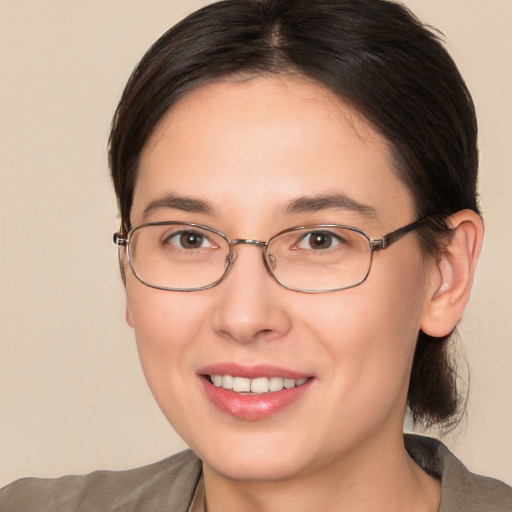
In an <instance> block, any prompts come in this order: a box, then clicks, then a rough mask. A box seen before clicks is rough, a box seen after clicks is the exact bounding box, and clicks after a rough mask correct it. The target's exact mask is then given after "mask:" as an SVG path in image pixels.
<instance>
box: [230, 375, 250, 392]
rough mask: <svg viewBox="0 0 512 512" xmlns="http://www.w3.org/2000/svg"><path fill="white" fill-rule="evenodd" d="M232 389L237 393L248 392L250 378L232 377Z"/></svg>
mask: <svg viewBox="0 0 512 512" xmlns="http://www.w3.org/2000/svg"><path fill="white" fill-rule="evenodd" d="M233 391H236V392H237V393H248V392H249V391H251V379H246V378H245V377H233Z"/></svg>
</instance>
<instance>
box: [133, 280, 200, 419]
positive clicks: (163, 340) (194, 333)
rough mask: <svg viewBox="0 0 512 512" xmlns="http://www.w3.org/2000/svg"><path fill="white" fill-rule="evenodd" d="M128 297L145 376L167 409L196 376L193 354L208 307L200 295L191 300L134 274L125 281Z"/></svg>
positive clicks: (159, 400)
mask: <svg viewBox="0 0 512 512" xmlns="http://www.w3.org/2000/svg"><path fill="white" fill-rule="evenodd" d="M126 299H127V317H128V318H129V320H130V325H131V326H132V327H133V329H134V331H135V338H136V342H137V350H138V353H139V358H140V361H141V365H142V369H143V371H144V375H145V377H146V380H147V381H148V384H149V387H150V388H151V391H152V393H153V395H154V396H155V398H156V400H157V402H158V403H159V405H160V406H161V407H162V408H163V409H164V403H165V402H169V401H171V402H174V403H175V404H176V403H177V402H176V401H179V399H180V397H181V396H182V395H183V393H180V390H183V389H186V387H187V386H188V385H189V384H188V381H187V379H190V378H193V376H194V372H193V361H192V358H191V355H192V354H194V353H195V352H196V351H197V349H196V348H195V346H196V345H197V344H198V340H201V339H202V338H204V335H203V333H202V331H203V330H204V329H205V325H206V322H205V321H204V316H205V312H204V310H205V309H207V307H208V306H207V305H204V304H203V302H202V301H201V300H198V298H197V297H196V298H195V300H191V298H190V296H187V295H184V294H181V293H177V292H176V293H172V292H166V291H162V290H155V289H152V288H149V287H147V286H144V285H142V284H140V283H139V282H138V281H136V280H135V279H133V278H131V277H128V279H127V283H126ZM170 398H172V400H169V399H170ZM164 412H166V411H165V410H164ZM166 415H167V414H166Z"/></svg>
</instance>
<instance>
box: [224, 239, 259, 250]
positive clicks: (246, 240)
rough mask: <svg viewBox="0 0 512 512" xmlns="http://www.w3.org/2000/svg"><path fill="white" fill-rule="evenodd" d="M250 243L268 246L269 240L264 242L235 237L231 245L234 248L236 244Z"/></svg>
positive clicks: (257, 245)
mask: <svg viewBox="0 0 512 512" xmlns="http://www.w3.org/2000/svg"><path fill="white" fill-rule="evenodd" d="M240 244H249V245H255V246H256V247H267V245H268V242H262V241H261V240H253V239H252V238H235V239H234V240H231V242H230V243H229V247H230V248H233V247H234V246H235V245H240Z"/></svg>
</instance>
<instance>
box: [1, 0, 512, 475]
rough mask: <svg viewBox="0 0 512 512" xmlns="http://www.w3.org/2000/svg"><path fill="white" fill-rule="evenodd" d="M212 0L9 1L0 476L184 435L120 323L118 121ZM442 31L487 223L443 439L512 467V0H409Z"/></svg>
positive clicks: (131, 461) (54, 468)
mask: <svg viewBox="0 0 512 512" xmlns="http://www.w3.org/2000/svg"><path fill="white" fill-rule="evenodd" d="M205 3H206V2H204V1H200V0H167V1H163V0H146V1H144V2H142V1H139V2H135V1H128V0H118V1H114V0H102V1H93V0H90V1H87V0H84V1H80V2H77V1H76V2H75V1H69V0H32V1H30V0H3V1H2V0H0V173H1V175H0V179H1V181H0V223H1V225H0V229H1V231H0V240H1V241H0V243H1V246H0V247H1V248H0V484H4V483H7V482H9V481H11V480H13V479H15V478H17V477H20V476H26V475H37V476H53V475H60V474H65V473H82V472H87V471H91V470H93V469H97V468H112V469H119V468H128V467H133V466H137V465H142V464H145V463H149V462H151V461H154V460H157V459H160V458H163V457H165V456H167V455H169V454H170V453H172V452H174V451H178V450H180V449H182V448H183V447H184V445H183V443H182V441H180V440H179V438H178V437H177V436H176V434H174V432H173V431H172V429H171V428H170V427H169V426H168V424H167V422H166V420H165V419H164V417H163V416H162V414H161V413H160V411H159V410H158V407H157V405H156V404H155V403H154V401H153V398H152V397H151V395H150V392H149V390H148V389H147V386H146V383H145V381H144V378H143V376H142V372H141V370H140V368H139V363H138V359H137V353H136V348H135V343H134V337H133V334H132V332H131V330H130V329H129V328H128V327H127V326H126V325H125V322H124V305H123V288H122V284H121V281H120V278H119V274H118V269H117V260H116V249H115V247H114V245H113V244H112V242H111V235H112V233H113V232H114V231H115V230H116V229H117V226H118V219H117V213H116V205H115V198H114V195H113V192H112V189H111V185H110V180H109V176H108V168H107V152H106V140H107V136H108V131H109V124H110V119H111V116H112V113H113V111H114V108H115V106H116V103H117V101H118V99H119V97H120V94H121V91H122V88H123V86H124V83H125V82H126V79H127V78H128V76H129V73H130V71H131V69H132V68H133V66H134V65H135V64H136V62H137V61H138V59H139V58H140V57H141V56H142V54H143V53H144V51H145V50H146V49H147V47H148V46H149V45H150V44H151V43H152V42H153V41H154V40H155V39H156V38H157V37H158V36H159V35H161V34H162V33H163V32H164V31H165V30H167V29H168V28H169V27H170V26H171V25H172V24H174V23H175V22H176V21H177V20H178V19H180V18H181V17H182V16H183V15H185V14H186V13H189V12H191V11H192V10H194V9H195V8H197V7H200V6H201V5H204V4H205ZM405 3H406V4H407V5H409V6H410V7H411V8H412V9H413V10H414V11H415V12H416V13H417V14H418V15H419V17H420V18H422V19H424V20H425V21H427V22H429V23H431V24H433V25H436V26H437V27H439V28H440V29H441V30H442V31H443V32H444V33H445V34H446V40H447V45H448V48H449V50H450V51H451V53H452V55H453V56H454V58H455V60H456V62H457V63H458V65H459V67H460V69H461V71H462V73H463V75H464V76H465V78H466V80H467V82H468V85H469V88H470V89H471V91H472V93H473V96H474V100H475V103H476V106H477V110H478V115H479V121H480V130H481V135H480V149H481V180H480V191H481V195H482V207H483V213H484V218H485V223H486V235H485V243H484V250H483V254H482V257H481V263H480V266H479V270H478V273H477V277H476V282H475V286H474V295H473V298H472V301H471V303H470V305H469V308H468V310H467V312H466V315H465V317H464V320H463V323H462V325H461V328H460V332H461V338H462V345H463V346H464V350H465V352H466V356H467V359H468V360H469V364H470V367H471V374H472V378H471V390H470V399H469V404H468V420H467V421H466V422H464V423H463V424H462V425H461V427H460V428H459V429H458V430H457V431H456V432H454V433H452V434H451V435H450V436H448V437H447V438H446V439H445V441H446V442H447V444H449V445H450V446H451V447H452V448H453V449H454V450H455V452H456V454H457V455H458V456H459V457H460V458H462V459H463V460H464V461H465V463H466V464H467V465H468V466H469V468H470V469H472V470H474V471H477V472H481V473H486V474H490V475H493V476H497V477H499V478H502V479H504V480H506V481H508V482H509V483H512V464H511V463H510V460H511V456H512V449H511V447H510V433H511V432H512V405H511V400H510V394H511V392H512V371H511V363H512V327H511V322H510V318H511V313H512V308H511V304H512V298H511V293H512V292H511V290H512V237H511V236H510V225H511V221H512V214H511V210H510V203H511V200H512V195H511V190H512V173H511V172H510V156H509V155H510V147H511V144H512V104H511V96H512V94H511V92H510V91H512V67H511V66H510V63H511V62H512V36H511V31H510V27H511V25H512V2H511V1H510V0H492V1H491V2H483V1H481V0H450V1H449V2H447V1H445V0H409V1H406V2H405Z"/></svg>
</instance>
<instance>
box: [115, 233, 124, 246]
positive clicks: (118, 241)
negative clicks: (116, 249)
mask: <svg viewBox="0 0 512 512" xmlns="http://www.w3.org/2000/svg"><path fill="white" fill-rule="evenodd" d="M112 241H113V242H114V243H115V244H116V245H117V246H127V245H128V239H127V238H123V237H122V236H121V235H120V234H119V233H114V235H113V237H112Z"/></svg>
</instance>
